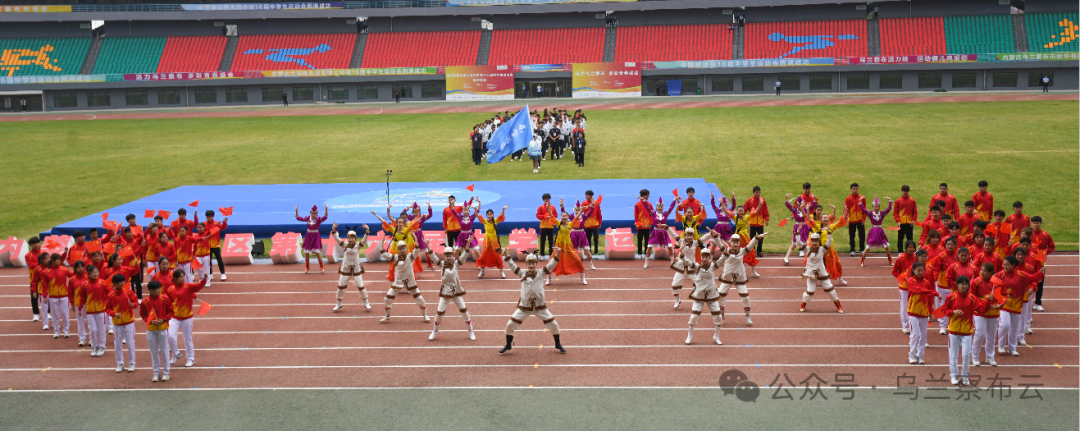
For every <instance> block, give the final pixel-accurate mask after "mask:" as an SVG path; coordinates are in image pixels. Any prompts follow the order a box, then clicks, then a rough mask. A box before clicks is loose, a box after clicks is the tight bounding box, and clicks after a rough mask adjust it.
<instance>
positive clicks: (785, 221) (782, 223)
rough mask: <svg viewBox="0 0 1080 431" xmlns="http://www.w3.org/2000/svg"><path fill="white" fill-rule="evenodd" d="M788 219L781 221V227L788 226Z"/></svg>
mask: <svg viewBox="0 0 1080 431" xmlns="http://www.w3.org/2000/svg"><path fill="white" fill-rule="evenodd" d="M787 221H788V219H783V220H780V227H784V225H786V224H787Z"/></svg>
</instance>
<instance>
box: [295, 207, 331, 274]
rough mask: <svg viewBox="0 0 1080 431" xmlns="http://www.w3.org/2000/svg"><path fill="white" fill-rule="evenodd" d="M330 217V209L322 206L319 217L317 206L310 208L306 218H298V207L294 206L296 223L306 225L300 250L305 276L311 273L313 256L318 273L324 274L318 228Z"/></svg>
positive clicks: (320, 238)
mask: <svg viewBox="0 0 1080 431" xmlns="http://www.w3.org/2000/svg"><path fill="white" fill-rule="evenodd" d="M328 215H330V208H328V207H327V206H326V204H323V216H322V217H319V206H318V205H312V206H311V215H309V216H307V217H300V206H299V205H297V206H296V221H302V222H304V223H307V233H305V234H304V246H303V247H302V248H301V250H302V251H303V252H304V273H305V274H307V273H308V272H309V271H311V255H313V254H314V255H315V259H316V260H318V261H319V271H321V272H326V269H325V268H323V261H322V234H320V233H319V227H320V226H321V225H322V223H323V222H324V221H326V217H327V216H328Z"/></svg>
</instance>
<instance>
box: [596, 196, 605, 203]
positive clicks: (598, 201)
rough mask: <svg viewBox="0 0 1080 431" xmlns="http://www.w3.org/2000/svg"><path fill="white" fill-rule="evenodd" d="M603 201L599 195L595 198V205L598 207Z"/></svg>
mask: <svg viewBox="0 0 1080 431" xmlns="http://www.w3.org/2000/svg"><path fill="white" fill-rule="evenodd" d="M603 201H604V195H600V196H598V197H597V198H596V204H597V205H600V202H603Z"/></svg>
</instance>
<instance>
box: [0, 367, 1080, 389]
mask: <svg viewBox="0 0 1080 431" xmlns="http://www.w3.org/2000/svg"><path fill="white" fill-rule="evenodd" d="M95 370H104V368H102V369H97V368H95ZM50 371H51V370H50ZM927 387H929V386H923V387H921V388H927ZM949 387H951V386H949ZM417 389H422V390H429V389H430V390H485V391H486V390H517V391H521V390H564V389H572V390H581V389H595V390H633V391H639V390H645V389H659V390H672V389H683V390H706V391H722V390H724V389H726V388H721V387H719V386H715V385H714V386H370V387H364V386H332V387H312V388H301V387H265V388H258V387H226V388H175V387H156V388H145V389H126V388H116V389H113V388H110V389H9V390H6V391H0V394H5V393H49V392H152V391H153V392H171V391H185V392H188V391H190V392H199V391H328V390H333V391H399V390H417ZM844 389H845V390H864V391H872V390H897V389H905V390H909V389H912V387H911V386H905V387H902V388H900V387H897V386H877V385H875V386H873V387H870V386H861V387H853V388H844ZM1039 390H1040V391H1073V392H1075V391H1076V390H1077V388H1066V387H1043V386H1040V387H1039Z"/></svg>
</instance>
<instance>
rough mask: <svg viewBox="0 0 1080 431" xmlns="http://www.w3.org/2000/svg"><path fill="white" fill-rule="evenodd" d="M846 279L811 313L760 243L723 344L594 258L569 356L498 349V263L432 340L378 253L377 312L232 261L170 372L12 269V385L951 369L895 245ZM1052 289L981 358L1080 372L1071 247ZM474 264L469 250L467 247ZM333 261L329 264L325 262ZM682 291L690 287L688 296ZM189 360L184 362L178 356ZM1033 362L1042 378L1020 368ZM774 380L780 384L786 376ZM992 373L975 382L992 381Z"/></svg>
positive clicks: (788, 274)
mask: <svg viewBox="0 0 1080 431" xmlns="http://www.w3.org/2000/svg"><path fill="white" fill-rule="evenodd" d="M843 260H844V265H845V275H846V276H845V278H846V279H847V280H848V282H849V283H850V284H849V285H848V286H844V287H839V288H838V289H837V290H838V292H839V295H840V297H841V300H842V302H843V303H844V308H845V311H846V313H845V314H842V315H841V314H837V313H836V312H835V309H834V307H833V306H832V304H831V303H830V302H829V301H828V299H827V298H825V297H824V296H823V295H818V297H816V298H815V299H814V301H813V302H812V303H811V304H810V305H809V308H808V310H807V312H806V313H799V312H798V306H799V302H800V298H801V292H802V290H803V289H804V288H805V284H804V282H803V281H802V279H800V278H799V277H798V274H799V272H800V269H799V268H798V267H794V266H793V267H784V266H782V261H781V260H780V258H777V257H766V258H765V259H763V260H762V264H761V266H760V267H759V271H760V272H761V273H762V275H763V277H762V278H760V279H754V280H752V281H751V282H750V284H749V287H750V299H751V305H752V307H753V318H754V326H753V327H752V328H751V327H747V326H746V325H745V322H744V321H743V319H742V316H741V313H740V312H739V310H740V309H741V303H740V302H739V301H738V300H737V298H738V297H737V296H735V295H732V297H733V298H736V299H735V300H734V301H733V302H731V303H729V306H728V309H730V310H732V312H731V313H730V315H729V318H728V319H727V320H726V321H725V323H724V327H723V329H722V333H721V339H722V340H723V341H724V345H723V346H717V345H715V344H713V343H712V340H711V335H712V329H711V325H709V324H708V321H709V319H708V316H707V315H706V316H704V317H703V319H702V321H701V324H700V325H699V326H700V327H701V329H699V330H698V331H697V332H696V335H695V339H694V344H693V345H691V346H686V345H684V344H683V340H684V338H685V336H686V323H687V319H688V317H689V311H690V310H689V309H690V303H689V302H686V303H684V304H683V305H682V306H681V307H680V308H679V309H678V310H675V309H673V308H672V296H671V293H670V290H669V288H668V285H669V284H670V280H671V271H670V270H668V269H666V265H665V264H664V263H663V262H659V261H654V264H653V265H652V266H653V267H652V268H650V269H642V268H640V265H641V262H640V261H635V262H629V261H614V262H607V261H598V262H597V266H598V269H597V270H595V271H591V270H590V271H587V276H588V277H589V284H588V285H587V286H583V285H581V283H580V281H579V280H578V279H577V278H576V277H562V278H561V279H559V280H557V281H555V282H553V283H552V285H551V286H549V287H548V296H547V297H548V299H549V301H550V308H551V310H552V311H553V312H554V313H555V316H556V317H557V319H558V322H559V325H560V326H561V327H562V330H563V342H564V344H565V346H566V348H567V350H568V351H567V353H566V354H565V355H563V354H559V353H557V352H556V351H555V350H554V349H553V348H552V347H551V344H552V341H551V337H550V335H549V334H547V333H546V332H544V330H543V326H542V325H541V323H540V322H539V321H538V320H535V319H532V320H528V321H526V322H525V324H524V325H523V327H522V329H521V330H519V331H518V333H517V338H516V344H515V348H514V349H513V350H512V352H511V353H510V354H506V355H499V354H498V353H497V350H498V348H499V347H500V346H501V344H502V343H503V340H504V337H503V328H504V327H505V324H506V321H507V318H508V316H509V314H510V313H511V312H512V311H513V309H514V303H515V301H516V300H517V297H518V292H519V284H518V283H517V282H515V281H513V280H501V279H498V278H497V277H498V276H497V275H494V277H493V275H492V274H494V273H493V272H491V271H489V275H488V276H487V277H486V278H485V279H483V280H477V279H476V272H474V271H468V272H467V273H466V274H465V280H463V284H464V285H465V288H466V289H467V290H468V292H469V293H468V295H466V296H465V300H466V302H467V304H468V308H469V311H470V312H471V313H472V315H473V321H474V325H475V327H476V329H477V339H476V341H469V340H468V337H467V336H466V333H465V331H464V325H463V324H462V321H461V319H460V317H459V316H458V313H457V311H456V308H455V307H453V306H451V307H450V310H448V311H447V318H446V319H444V322H443V325H442V327H443V329H442V330H440V332H439V336H438V337H437V338H436V339H435V340H434V341H429V340H428V339H427V335H428V333H429V332H430V330H431V324H429V323H424V322H423V321H422V319H421V318H420V317H419V310H418V309H417V307H416V306H415V305H414V304H413V303H412V301H411V297H408V296H406V295H402V296H399V300H398V301H397V302H396V303H395V306H394V317H393V319H392V321H391V322H390V323H380V322H379V318H380V317H381V315H382V304H381V301H382V298H383V296H384V294H385V291H386V290H387V288H388V283H387V282H386V280H385V278H384V277H385V272H384V271H385V270H386V264H385V263H374V264H370V265H367V268H368V273H367V274H366V276H367V277H366V287H367V288H368V289H369V291H370V296H371V298H372V299H374V301H372V302H373V305H374V307H373V310H372V311H370V312H366V311H364V309H363V306H362V305H361V303H360V301H359V298H358V295H357V291H356V289H355V287H352V288H350V290H349V293H348V297H347V299H346V306H345V308H344V309H343V310H341V311H340V312H338V313H333V312H332V311H331V308H332V306H333V304H334V294H335V291H336V289H335V285H336V276H335V275H334V274H333V273H332V272H328V273H327V274H307V275H305V274H302V273H301V272H302V267H301V266H299V265H291V266H280V265H275V266H263V265H256V266H246V267H232V268H229V280H228V281H225V282H221V281H217V282H214V283H213V285H212V286H211V287H208V288H206V289H205V290H204V291H203V292H202V293H200V294H199V297H200V298H201V299H204V300H207V301H209V302H211V303H212V304H214V309H213V311H211V312H210V313H209V314H208V315H207V316H205V317H202V316H196V322H195V325H194V329H195V336H194V338H195V348H196V355H195V356H196V358H197V362H196V364H195V366H194V367H192V368H184V367H182V366H177V367H174V368H173V372H172V380H171V381H170V382H168V383H151V382H150V376H151V371H150V358H149V352H148V350H147V347H146V337H145V332H144V331H145V325H144V324H143V323H141V322H137V323H136V325H137V326H136V327H137V335H136V346H137V348H138V353H137V358H138V369H137V370H136V371H135V372H134V373H127V372H125V373H122V374H116V373H114V371H113V369H114V367H115V363H114V361H113V353H112V348H111V346H112V337H111V336H110V337H109V339H108V341H107V345H108V346H109V349H108V350H107V352H106V355H105V356H103V357H100V358H91V357H89V350H88V348H79V347H77V346H76V345H77V343H78V339H77V337H76V335H75V332H74V331H75V325H74V322H72V326H71V328H72V337H71V338H67V339H65V338H60V339H53V338H52V331H51V330H50V331H42V329H41V325H40V323H38V322H31V321H30V319H29V318H30V310H29V309H28V307H27V301H28V299H27V296H28V294H27V291H28V288H27V287H26V284H27V278H26V274H25V272H26V270H25V269H11V268H6V269H0V340H2V341H0V381H2V382H3V383H2V384H0V385H2V387H0V390H2V389H4V388H11V389H41V390H54V389H128V388H136V389H137V388H166V387H172V388H192V387H197V388H251V387H291V388H312V387H490V386H517V387H523V386H530V385H535V386H588V387H619V386H668V387H671V386H678V387H682V386H713V385H716V383H717V379H718V377H719V375H720V374H721V373H723V372H724V371H726V370H728V369H732V368H737V369H740V370H742V371H743V372H745V373H746V374H747V375H748V376H749V378H750V379H751V380H753V381H755V382H758V383H759V384H762V385H764V384H768V383H769V382H772V381H773V380H774V379H775V378H776V376H777V375H784V374H786V375H787V376H788V377H789V378H791V379H792V381H793V382H794V383H795V384H796V385H800V386H801V384H799V382H800V381H802V380H803V379H805V378H807V377H808V376H810V375H811V373H815V374H817V375H818V376H820V377H821V378H823V379H824V380H826V381H827V382H828V383H827V384H832V383H833V380H834V376H835V375H836V374H837V373H851V374H854V376H855V384H857V385H860V386H871V385H873V386H885V387H890V386H896V385H897V377H898V376H901V375H903V374H905V373H907V375H909V376H915V377H916V378H917V379H918V384H920V385H924V386H935V385H948V382H944V383H933V382H926V380H927V379H929V378H931V377H932V376H933V377H937V378H940V376H941V375H942V374H943V373H944V374H947V373H948V366H947V362H946V351H947V350H946V343H947V339H946V337H945V336H942V335H938V334H937V333H936V325H934V324H931V329H932V331H931V333H930V335H929V336H928V340H929V342H930V344H931V347H930V348H928V349H927V354H926V360H927V365H923V366H912V365H908V364H907V348H908V347H907V346H908V337H907V336H906V335H904V334H902V333H901V332H900V330H899V325H900V324H899V318H898V313H899V304H898V303H899V300H898V295H897V290H896V287H895V284H894V280H893V279H892V278H891V277H890V275H889V269H888V268H887V267H886V266H885V263H886V262H885V259H884V257H876V256H875V257H871V258H869V259H868V260H867V262H868V266H867V267H866V268H859V267H858V263H857V260H856V259H852V258H847V257H844V258H843ZM1049 264H1050V266H1049V267H1048V274H1049V277H1048V278H1047V283H1046V292H1045V296H1044V305H1045V307H1046V309H1047V311H1046V312H1042V313H1036V314H1035V317H1034V325H1033V328H1034V330H1035V333H1034V335H1029V336H1027V340H1028V342H1029V343H1030V344H1031V347H1026V348H1021V349H1020V356H1019V357H1010V356H1008V355H1000V354H999V355H998V363H999V364H1000V365H999V366H998V367H996V368H990V367H987V366H982V367H978V368H973V370H972V375H973V376H975V375H979V376H982V378H983V379H988V378H989V377H991V376H994V375H995V374H997V375H999V376H1002V377H1011V378H1013V379H1014V380H1012V381H1013V382H1019V381H1031V380H1036V381H1038V382H1039V383H1041V384H1043V385H1045V386H1047V387H1068V388H1076V387H1080V382H1078V377H1077V371H1078V368H1080V367H1078V365H1080V364H1078V363H1080V358H1078V347H1077V339H1078V337H1080V330H1078V327H1080V320H1078V311H1080V310H1078V305H1080V304H1078V297H1080V287H1078V271H1077V269H1078V268H1077V255H1076V254H1064V255H1053V256H1051V257H1050V260H1049ZM469 266H470V267H471V266H472V264H471V263H470V264H469ZM329 268H332V266H328V269H329ZM419 280H420V281H419V285H420V289H421V292H422V293H423V295H424V297H425V299H427V300H428V301H429V302H428V304H429V310H430V312H431V314H432V315H433V316H434V309H435V306H436V304H437V295H436V288H437V285H438V281H437V278H436V277H435V273H433V272H429V271H425V272H424V273H421V274H420V276H419ZM687 293H688V291H686V290H684V293H683V297H684V298H685V295H686V294H687ZM178 365H182V362H181V363H179V364H178ZM1032 375H1037V376H1039V377H1038V378H1034V379H1033V378H1031V377H1028V378H1022V377H1021V376H1032ZM780 383H784V381H783V379H781V380H780ZM985 385H986V382H985V381H984V382H983V383H982V384H981V386H985Z"/></svg>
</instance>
